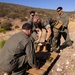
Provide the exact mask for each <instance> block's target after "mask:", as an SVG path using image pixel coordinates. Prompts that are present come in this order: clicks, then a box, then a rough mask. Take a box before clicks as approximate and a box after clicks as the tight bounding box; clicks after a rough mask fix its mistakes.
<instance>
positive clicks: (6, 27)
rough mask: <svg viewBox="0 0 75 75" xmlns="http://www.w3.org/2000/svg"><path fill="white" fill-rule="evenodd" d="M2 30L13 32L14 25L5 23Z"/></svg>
mask: <svg viewBox="0 0 75 75" xmlns="http://www.w3.org/2000/svg"><path fill="white" fill-rule="evenodd" d="M1 28H3V29H5V30H11V29H12V24H11V23H10V22H5V23H3V24H1Z"/></svg>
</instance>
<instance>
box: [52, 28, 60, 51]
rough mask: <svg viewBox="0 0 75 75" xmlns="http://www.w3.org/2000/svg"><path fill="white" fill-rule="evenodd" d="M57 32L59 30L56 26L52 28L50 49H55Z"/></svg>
mask: <svg viewBox="0 0 75 75" xmlns="http://www.w3.org/2000/svg"><path fill="white" fill-rule="evenodd" d="M58 34H59V30H58V29H56V28H53V38H52V44H51V48H52V51H56V47H57V40H58Z"/></svg>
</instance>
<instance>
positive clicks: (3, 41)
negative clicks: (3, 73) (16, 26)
mask: <svg viewBox="0 0 75 75" xmlns="http://www.w3.org/2000/svg"><path fill="white" fill-rule="evenodd" d="M5 42H6V40H1V41H0V48H2V47H3V46H4V44H5Z"/></svg>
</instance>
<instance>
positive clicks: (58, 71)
mask: <svg viewBox="0 0 75 75" xmlns="http://www.w3.org/2000/svg"><path fill="white" fill-rule="evenodd" d="M73 24H74V23H73ZM74 30H75V27H74V25H72V27H71V25H70V27H69V34H70V38H71V40H73V41H74V43H73V48H69V47H66V48H64V49H61V50H60V53H59V58H58V60H57V61H56V62H55V64H54V65H53V66H52V68H51V69H50V70H49V73H48V75H75V36H74V35H75V31H74ZM16 32H18V31H17V30H16ZM9 33H10V36H11V32H9ZM12 34H14V31H13V33H12ZM2 36H8V35H7V34H2ZM0 37H1V36H0ZM8 37H9V36H8ZM61 41H62V43H63V42H64V39H63V38H61ZM62 43H61V45H62ZM0 75H3V72H2V71H0Z"/></svg>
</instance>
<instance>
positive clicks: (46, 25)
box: [41, 17, 51, 42]
mask: <svg viewBox="0 0 75 75" xmlns="http://www.w3.org/2000/svg"><path fill="white" fill-rule="evenodd" d="M49 20H50V18H48V17H45V18H42V20H41V22H42V26H43V28H44V29H45V30H44V32H45V33H43V34H44V36H43V38H44V41H45V38H46V34H47V29H48V28H50V29H51V25H50V23H49ZM43 34H42V35H43ZM46 41H47V42H49V41H50V37H49V38H48V40H46Z"/></svg>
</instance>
